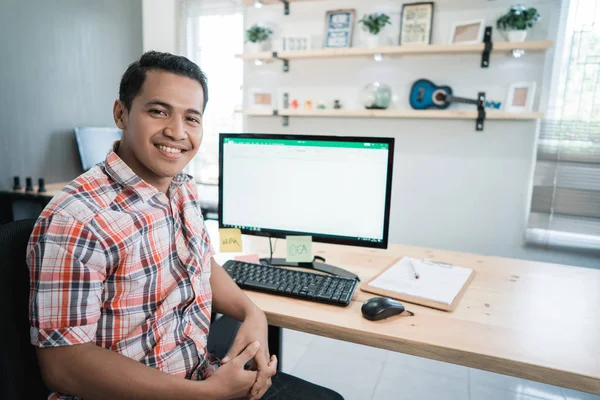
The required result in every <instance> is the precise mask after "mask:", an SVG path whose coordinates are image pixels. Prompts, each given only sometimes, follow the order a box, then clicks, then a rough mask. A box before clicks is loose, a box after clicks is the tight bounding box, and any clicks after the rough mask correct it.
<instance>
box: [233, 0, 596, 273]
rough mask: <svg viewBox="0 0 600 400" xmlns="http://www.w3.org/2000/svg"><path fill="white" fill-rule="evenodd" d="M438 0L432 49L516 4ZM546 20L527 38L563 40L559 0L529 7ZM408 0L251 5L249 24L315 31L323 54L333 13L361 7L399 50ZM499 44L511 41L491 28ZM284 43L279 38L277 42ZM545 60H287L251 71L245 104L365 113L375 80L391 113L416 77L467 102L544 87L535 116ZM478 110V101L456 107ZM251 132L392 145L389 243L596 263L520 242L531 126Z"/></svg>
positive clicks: (403, 123)
mask: <svg viewBox="0 0 600 400" xmlns="http://www.w3.org/2000/svg"><path fill="white" fill-rule="evenodd" d="M493 3H494V4H491V3H490V2H482V1H477V0H438V1H436V4H435V7H436V11H435V14H434V28H433V34H432V39H433V43H435V44H438V43H448V37H449V34H450V30H451V25H452V23H453V22H457V21H469V20H475V19H479V18H483V19H485V22H486V24H487V25H493V24H494V21H495V20H496V19H497V18H498V17H499V16H500V15H502V14H503V13H504V12H506V10H507V9H508V7H509V6H510V5H511V4H512V3H511V2H510V0H497V1H495V2H493ZM529 3H534V5H535V6H536V8H538V10H539V11H540V13H541V14H542V15H543V19H542V21H541V22H540V24H539V25H538V26H536V28H535V29H533V30H532V31H530V32H529V36H528V40H542V39H555V37H554V36H555V34H556V26H555V25H556V23H557V18H556V13H557V11H558V7H559V6H560V2H559V0H532V1H530V2H529ZM400 4H401V3H400V2H398V1H395V0H381V1H377V2H376V3H371V2H363V1H361V0H335V1H327V2H311V3H301V2H300V3H294V5H293V12H292V13H291V15H289V16H283V15H282V12H281V9H280V8H278V7H264V8H262V9H260V10H256V9H253V8H246V10H245V12H246V14H245V17H246V20H245V21H244V23H245V25H246V26H250V25H252V24H253V23H255V22H259V21H271V25H272V27H273V29H274V31H275V38H274V39H278V38H280V37H281V36H282V35H284V34H288V35H298V34H299V32H300V33H305V34H310V35H312V39H313V40H312V43H313V47H320V46H321V43H322V36H323V15H325V12H326V10H332V9H336V8H355V9H356V15H357V18H360V17H361V16H362V15H363V14H365V13H370V12H375V11H379V12H386V13H388V14H390V15H391V16H392V20H393V22H394V25H393V26H392V27H389V28H387V29H388V36H389V38H390V39H391V41H392V42H393V43H395V44H396V43H397V40H398V32H399V26H398V25H399V20H400ZM355 29H356V31H355V36H354V38H355V42H354V43H355V46H357V47H361V46H364V43H365V36H364V34H363V33H362V31H361V30H360V29H358V28H355ZM493 40H494V41H504V40H505V39H504V38H503V37H502V36H501V35H500V34H499V33H498V32H494V38H493ZM274 45H275V46H277V42H275V43H274ZM552 54H553V50H551V51H549V52H547V53H537V54H536V53H528V54H527V55H526V56H525V57H523V58H522V59H514V58H512V57H509V56H507V55H506V54H502V53H494V54H493V55H492V58H491V66H490V68H489V69H482V68H479V63H480V56H479V55H439V56H438V55H435V56H433V55H432V56H413V57H410V56H405V57H387V56H386V58H385V59H384V61H383V62H381V63H376V62H374V61H373V60H371V59H369V58H368V57H365V58H359V57H356V58H348V59H344V58H341V59H327V60H318V59H317V60H306V61H303V60H292V61H291V63H290V72H289V73H283V72H282V71H281V68H282V67H281V63H272V64H265V65H262V66H255V65H254V63H252V62H246V63H245V64H244V92H245V97H246V98H245V99H244V101H245V103H246V105H248V103H249V97H250V93H251V91H252V89H254V88H260V89H262V90H265V89H269V90H273V91H274V93H277V91H278V90H279V91H281V90H282V89H284V88H285V91H288V92H289V93H290V98H298V100H299V101H300V102H301V103H303V102H304V99H306V98H310V99H312V100H313V103H316V101H318V100H320V99H323V100H324V101H325V102H326V104H327V105H328V107H329V106H330V105H331V103H332V99H335V98H340V99H342V103H343V104H344V107H345V108H347V109H359V108H361V105H360V98H361V97H360V95H361V89H362V87H363V86H364V85H366V84H367V83H369V82H372V81H375V80H379V81H382V82H385V83H387V84H389V85H390V86H391V87H392V90H393V91H394V93H395V94H396V95H397V96H398V99H397V102H396V103H395V104H394V105H393V106H392V107H391V108H395V109H409V108H410V107H409V105H408V100H407V99H408V93H409V91H410V86H411V84H412V82H414V81H415V80H416V79H419V78H428V79H431V80H432V81H434V82H436V83H438V84H447V85H450V86H452V87H454V91H455V93H456V94H457V95H459V96H464V97H473V96H475V95H476V93H477V91H480V90H483V91H486V93H487V97H488V99H490V100H496V101H502V102H504V101H505V98H506V93H507V89H508V87H509V85H510V84H511V83H514V82H528V81H535V82H537V93H536V100H535V104H534V109H536V110H537V109H541V110H542V111H543V109H544V108H545V102H544V101H543V99H544V97H545V91H546V90H547V89H548V87H547V86H549V85H550V82H548V80H547V79H545V76H547V75H548V74H549V71H548V61H549V60H550V61H551V57H552ZM453 108H455V109H466V110H473V107H472V106H461V105H458V106H454V107H453ZM244 129H245V131H247V132H273V133H279V132H283V133H307V134H308V133H320V134H332V135H354V136H358V135H361V136H386V137H394V138H396V151H395V160H394V177H393V193H392V209H391V216H390V241H391V242H392V243H401V244H409V245H416V246H423V247H430V248H441V249H448V250H456V251H462V252H470V253H478V254H485V255H493V256H504V257H511V258H523V259H530V260H538V261H544V262H555V263H561V264H571V265H580V266H587V267H600V261H599V259H598V256H597V255H591V254H583V253H577V252H566V251H555V250H544V249H539V248H531V247H527V246H525V245H524V241H523V235H524V232H525V227H526V223H527V210H528V208H529V204H530V188H531V181H532V174H533V167H534V161H535V148H536V136H537V125H536V122H535V121H491V120H490V121H487V122H486V125H485V130H484V132H476V131H475V129H474V121H469V120H425V119H423V120H407V119H389V120H387V119H366V118H363V119H341V118H340V119H338V118H295V117H291V118H290V126H289V127H282V125H281V119H280V118H273V117H248V118H246V120H245V126H244Z"/></svg>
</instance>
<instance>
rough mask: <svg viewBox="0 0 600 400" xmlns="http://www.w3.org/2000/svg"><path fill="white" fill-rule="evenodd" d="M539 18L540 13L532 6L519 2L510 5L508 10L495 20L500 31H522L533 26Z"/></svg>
mask: <svg viewBox="0 0 600 400" xmlns="http://www.w3.org/2000/svg"><path fill="white" fill-rule="evenodd" d="M539 20H540V14H539V13H538V12H537V10H536V9H535V8H533V7H525V6H523V5H521V4H518V5H516V6H512V7H511V8H510V10H508V12H507V13H506V14H504V15H503V16H501V17H500V18H498V21H496V27H497V28H498V29H500V30H502V31H510V30H518V31H524V30H527V29H528V28H531V27H533V25H535V23H536V22H538V21H539Z"/></svg>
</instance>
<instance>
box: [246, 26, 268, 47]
mask: <svg viewBox="0 0 600 400" xmlns="http://www.w3.org/2000/svg"><path fill="white" fill-rule="evenodd" d="M272 33H273V31H272V30H271V29H269V28H267V27H265V26H261V25H259V24H254V25H252V26H251V27H250V28H249V29H247V30H246V43H249V50H250V51H251V52H259V51H267V50H269V49H270V47H271V46H270V41H269V38H270V37H271V34H272Z"/></svg>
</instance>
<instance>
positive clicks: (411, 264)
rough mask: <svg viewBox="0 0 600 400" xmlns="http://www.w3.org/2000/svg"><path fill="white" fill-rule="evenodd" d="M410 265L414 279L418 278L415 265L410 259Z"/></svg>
mask: <svg viewBox="0 0 600 400" xmlns="http://www.w3.org/2000/svg"><path fill="white" fill-rule="evenodd" d="M410 267H411V268H412V270H413V272H414V273H415V279H419V274H417V270H416V269H415V266H414V265H413V263H412V261H410Z"/></svg>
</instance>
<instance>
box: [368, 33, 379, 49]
mask: <svg viewBox="0 0 600 400" xmlns="http://www.w3.org/2000/svg"><path fill="white" fill-rule="evenodd" d="M379 46H381V36H380V35H372V34H369V35H368V36H367V47H369V48H370V49H374V48H376V47H379Z"/></svg>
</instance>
